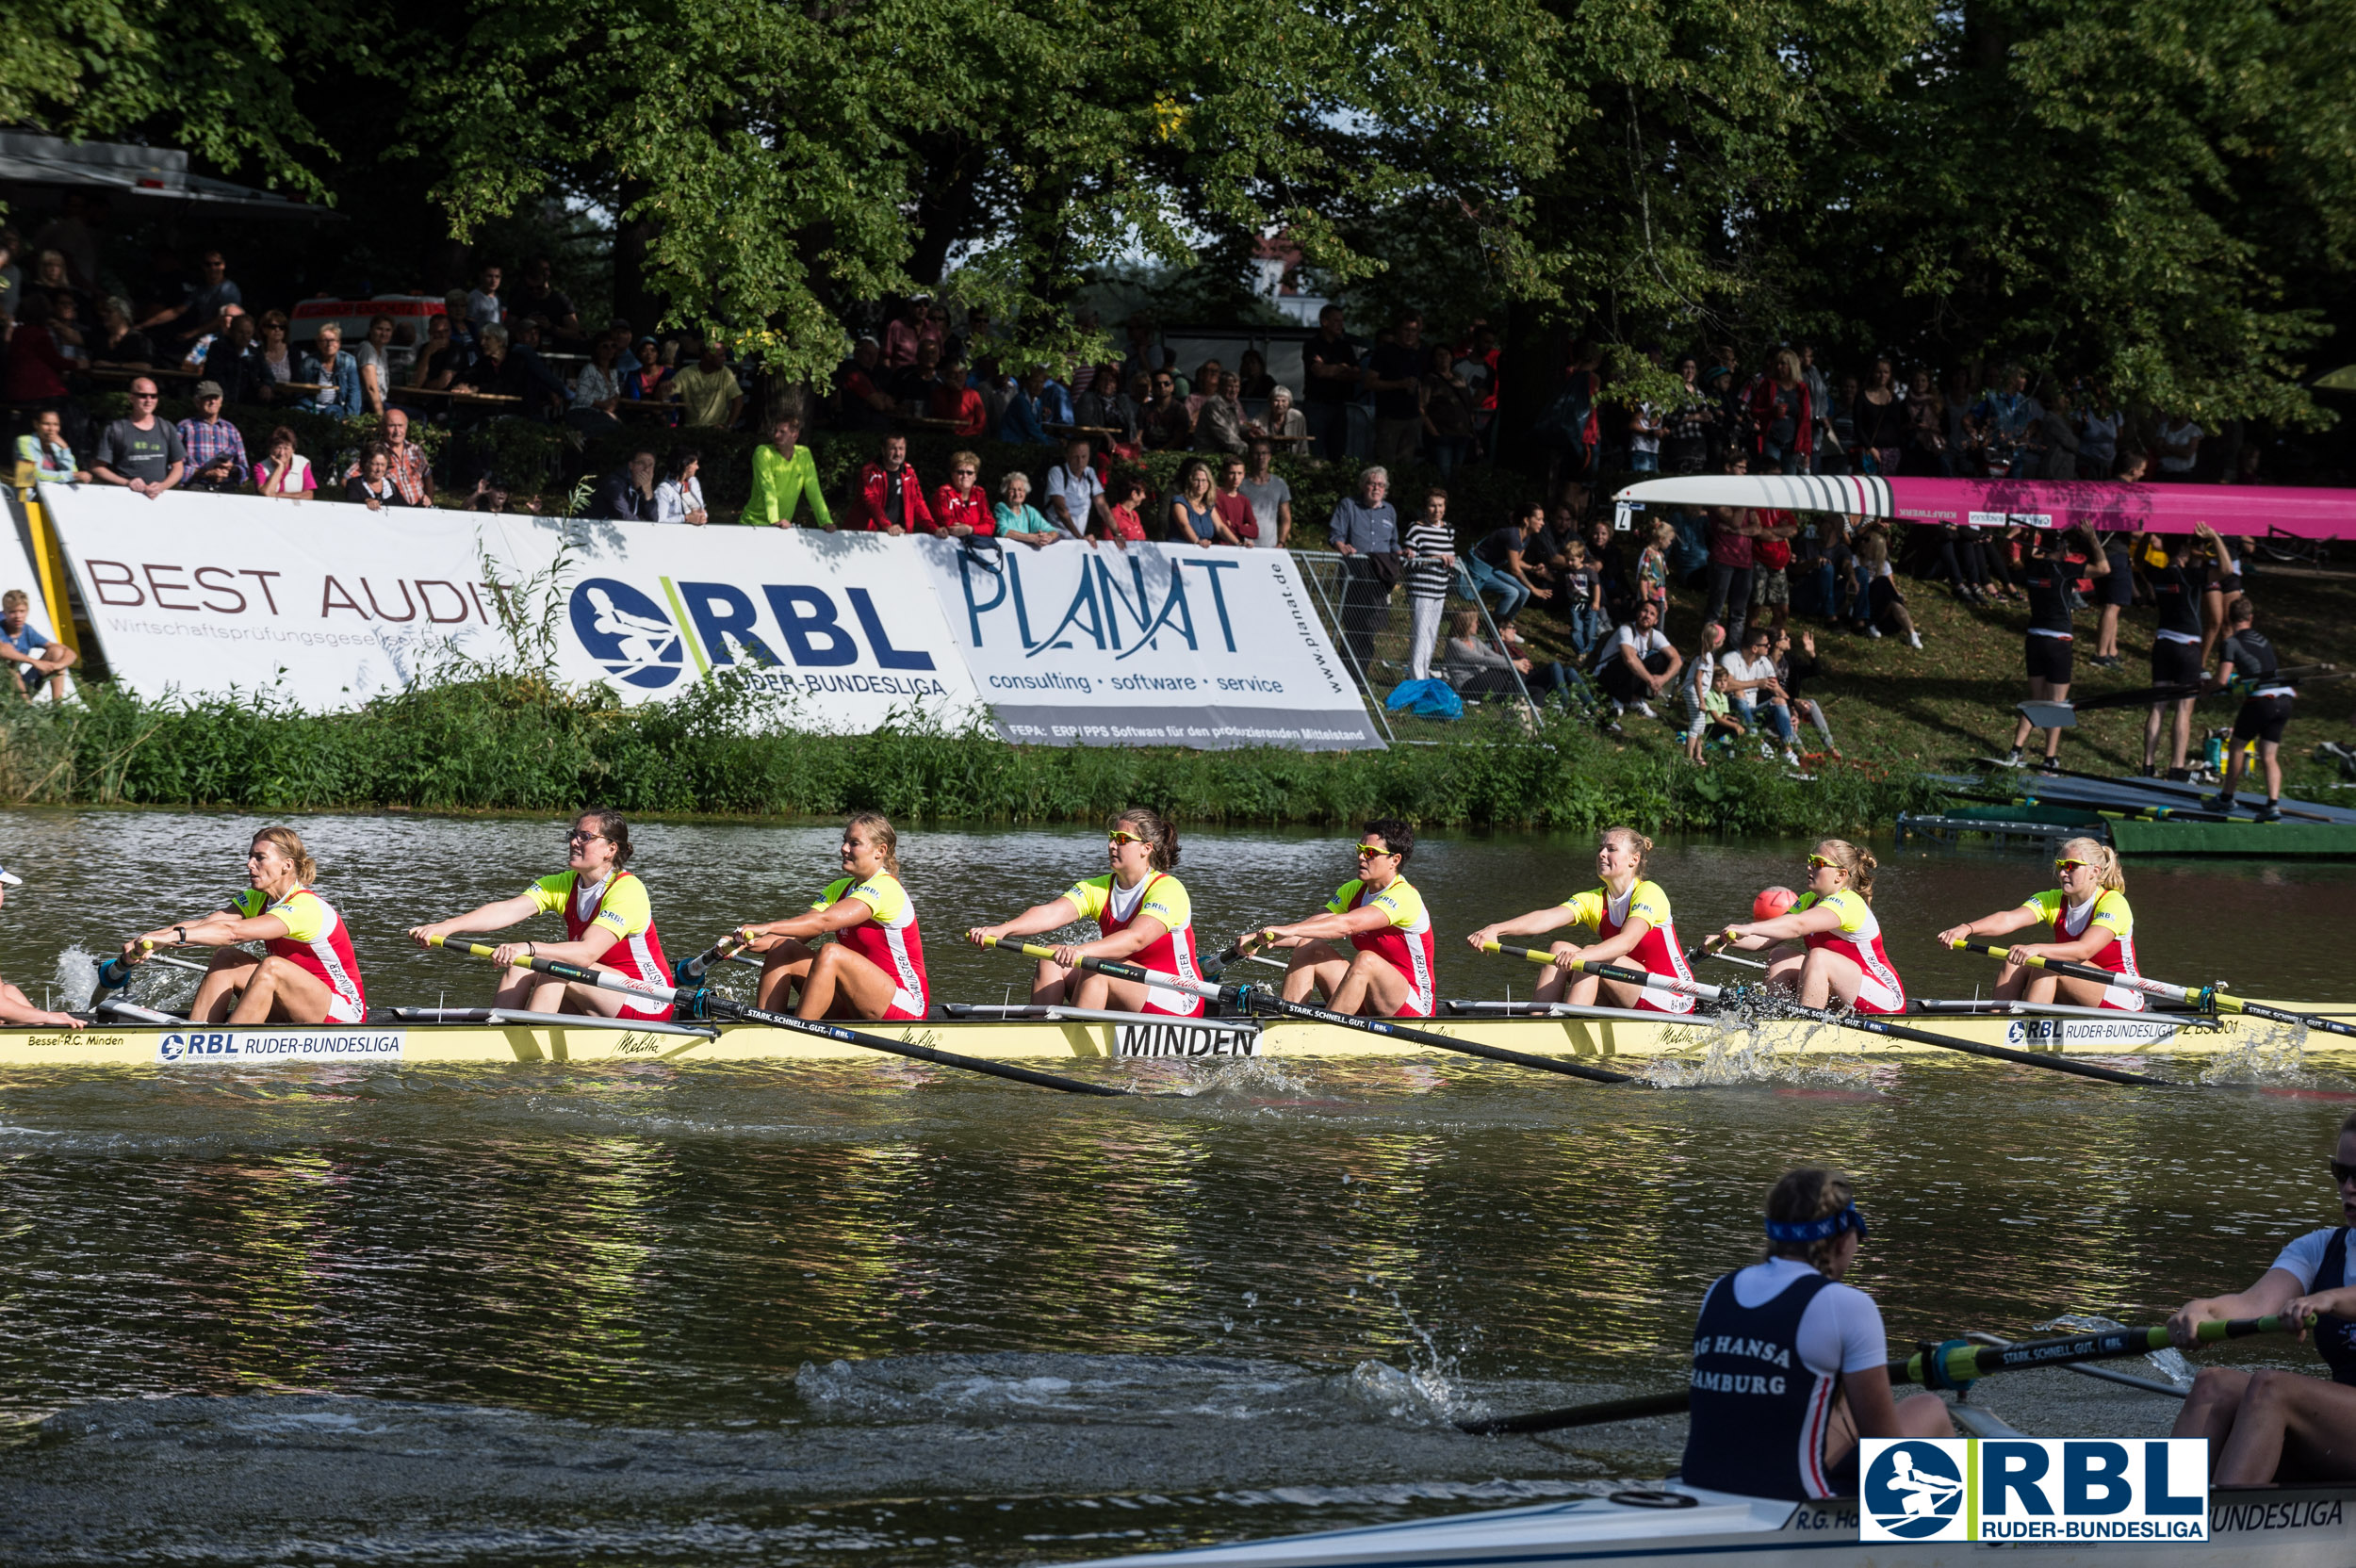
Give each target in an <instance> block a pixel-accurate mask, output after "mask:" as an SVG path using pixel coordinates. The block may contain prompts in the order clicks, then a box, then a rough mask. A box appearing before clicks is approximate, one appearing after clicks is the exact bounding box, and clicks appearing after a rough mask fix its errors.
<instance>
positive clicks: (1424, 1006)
mask: <svg viewBox="0 0 2356 1568" xmlns="http://www.w3.org/2000/svg"><path fill="white" fill-rule="evenodd" d="M1369 906H1371V907H1374V908H1377V909H1380V910H1382V911H1383V913H1384V914H1385V915H1387V916H1389V917H1390V923H1389V924H1388V925H1385V926H1383V927H1382V928H1380V929H1379V930H1374V931H1357V932H1352V933H1351V934H1350V946H1352V947H1354V948H1356V949H1357V950H1358V951H1359V952H1361V953H1376V954H1380V955H1382V956H1383V962H1385V963H1387V964H1389V965H1390V966H1391V967H1392V968H1393V969H1395V970H1397V971H1399V973H1400V974H1402V975H1404V976H1405V977H1406V979H1407V1002H1406V1005H1404V1006H1402V1007H1400V1008H1399V1017H1400V1018H1430V1017H1431V1016H1432V1012H1433V1011H1434V1009H1435V1007H1436V1004H1435V1003H1434V1002H1433V1000H1432V986H1433V980H1432V974H1433V972H1434V965H1435V961H1436V959H1437V957H1438V954H1437V952H1436V951H1435V950H1434V948H1433V945H1432V917H1431V915H1430V914H1428V913H1426V912H1425V909H1424V907H1423V894H1421V893H1419V892H1417V891H1416V890H1415V887H1414V885H1413V884H1412V883H1410V882H1409V881H1408V880H1407V879H1406V878H1405V877H1403V876H1399V877H1394V878H1392V880H1391V885H1390V886H1389V887H1387V888H1384V889H1383V890H1382V891H1380V892H1377V891H1375V890H1373V889H1371V888H1368V887H1367V886H1366V880H1365V878H1363V877H1359V878H1353V879H1352V880H1350V881H1348V882H1345V883H1343V884H1342V885H1341V887H1340V888H1339V889H1337V890H1335V891H1334V894H1333V901H1332V902H1331V903H1329V904H1327V905H1326V909H1327V910H1328V911H1329V912H1331V913H1333V914H1336V915H1344V914H1348V913H1349V912H1350V910H1352V909H1364V908H1366V907H1369Z"/></svg>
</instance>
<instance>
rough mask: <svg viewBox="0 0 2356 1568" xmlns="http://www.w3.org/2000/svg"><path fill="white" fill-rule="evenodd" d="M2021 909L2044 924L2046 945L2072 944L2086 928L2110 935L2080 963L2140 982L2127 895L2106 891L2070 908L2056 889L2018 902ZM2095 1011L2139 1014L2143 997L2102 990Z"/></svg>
mask: <svg viewBox="0 0 2356 1568" xmlns="http://www.w3.org/2000/svg"><path fill="white" fill-rule="evenodd" d="M2021 907H2022V908H2023V909H2034V910H2035V911H2037V918H2038V919H2039V920H2042V921H2043V922H2045V923H2046V927H2047V931H2048V934H2047V936H2046V940H2047V941H2049V942H2074V941H2076V940H2078V939H2080V938H2082V937H2084V936H2085V935H2086V930H2087V928H2088V927H2089V926H2100V927H2101V928H2102V929H2103V930H2105V931H2108V932H2109V933H2110V934H2111V939H2110V941H2109V942H2108V943H2106V944H2105V945H2104V946H2103V947H2102V948H2101V949H2100V950H2099V951H2097V952H2096V954H2095V955H2094V956H2093V957H2091V958H2081V959H2080V960H2079V962H2080V963H2084V964H2091V965H2092V966H2094V967H2095V968H2096V969H2106V970H2108V971H2110V972H2112V973H2113V974H2132V975H2134V976H2135V977H2136V978H2137V979H2141V978H2142V976H2143V972H2142V971H2141V970H2139V969H2137V968H2135V911H2134V910H2133V909H2131V908H2129V907H2127V895H2126V894H2125V893H2122V892H2119V890H2116V889H2110V888H2106V889H2104V890H2102V891H2101V892H2099V893H2097V894H2095V895H2094V896H2093V897H2092V898H2089V899H2087V900H2086V902H2085V903H2084V904H2072V903H2070V895H2069V894H2068V893H2066V892H2063V891H2062V890H2060V889H2059V888H2055V889H2053V890H2049V891H2046V892H2041V893H2038V894H2037V895H2036V896H2035V897H2033V898H2025V899H2023V900H2021ZM2095 1005H2096V1006H2098V1007H2111V1008H2115V1009H2117V1010H2118V1011H2119V1012H2122V1013H2139V1012H2141V1011H2143V1009H2144V1000H2143V993H2142V992H2141V991H2139V990H2135V989H2134V988H2131V987H2127V986H2105V987H2103V988H2102V1000H2101V1001H2099V1002H2097V1003H2096V1004H2095Z"/></svg>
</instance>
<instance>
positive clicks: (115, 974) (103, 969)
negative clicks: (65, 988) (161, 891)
mask: <svg viewBox="0 0 2356 1568" xmlns="http://www.w3.org/2000/svg"><path fill="white" fill-rule="evenodd" d="M139 951H140V952H142V953H144V954H146V955H147V961H148V962H149V963H151V964H165V965H168V966H170V967H171V968H172V969H187V970H194V971H195V972H197V973H199V974H205V973H208V972H210V966H209V965H205V964H199V963H192V962H190V961H189V960H188V959H186V958H168V957H166V956H164V955H162V954H160V953H158V952H156V951H155V943H154V942H151V941H149V940H148V939H146V938H144V937H142V938H140V939H139ZM131 973H132V971H131V966H130V965H129V964H126V963H124V962H123V955H122V954H120V953H118V954H116V955H115V956H113V957H111V958H109V959H107V960H106V962H105V963H103V964H101V965H99V966H98V988H99V989H100V990H102V991H119V990H121V989H123V988H124V987H126V986H128V985H129V984H130V983H131Z"/></svg>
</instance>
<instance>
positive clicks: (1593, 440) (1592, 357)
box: [1530, 338, 1603, 490]
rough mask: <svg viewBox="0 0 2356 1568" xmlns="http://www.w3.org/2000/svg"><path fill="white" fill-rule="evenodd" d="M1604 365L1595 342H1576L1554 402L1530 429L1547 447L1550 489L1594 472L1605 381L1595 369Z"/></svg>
mask: <svg viewBox="0 0 2356 1568" xmlns="http://www.w3.org/2000/svg"><path fill="white" fill-rule="evenodd" d="M1602 363H1603V351H1601V350H1600V349H1598V348H1596V347H1595V345H1594V344H1593V343H1590V342H1588V341H1587V340H1586V339H1585V338H1581V339H1579V341H1578V342H1575V343H1573V344H1572V345H1571V362H1570V365H1569V366H1568V367H1567V368H1565V369H1564V370H1563V372H1562V381H1561V382H1560V383H1559V384H1557V385H1556V387H1555V392H1554V397H1553V399H1552V400H1550V401H1548V402H1547V404H1546V412H1544V413H1543V414H1541V415H1539V416H1538V419H1537V422H1536V423H1535V424H1533V425H1531V426H1530V433H1531V434H1532V435H1534V436H1536V437H1537V438H1538V439H1539V440H1540V441H1542V442H1544V443H1545V445H1546V488H1547V489H1548V490H1552V489H1553V488H1554V486H1555V485H1556V483H1557V482H1561V481H1563V480H1570V481H1574V482H1576V481H1581V480H1584V479H1586V478H1587V476H1588V475H1589V474H1590V473H1591V472H1593V471H1594V469H1595V458H1596V445H1597V442H1598V441H1599V439H1600V438H1601V434H1602V428H1603V427H1602V425H1601V423H1600V421H1599V420H1598V417H1597V416H1596V412H1595V400H1596V398H1597V396H1598V395H1600V394H1601V392H1602V390H1603V378H1602V377H1601V376H1600V375H1598V374H1597V373H1596V369H1595V368H1596V367H1597V366H1599V365H1601V364H1602Z"/></svg>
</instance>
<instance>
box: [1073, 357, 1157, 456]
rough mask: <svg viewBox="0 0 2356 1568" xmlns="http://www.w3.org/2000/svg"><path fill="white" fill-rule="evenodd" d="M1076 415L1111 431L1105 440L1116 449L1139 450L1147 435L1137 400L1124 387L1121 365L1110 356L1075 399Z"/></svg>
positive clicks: (1092, 426)
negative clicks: (1140, 421)
mask: <svg viewBox="0 0 2356 1568" xmlns="http://www.w3.org/2000/svg"><path fill="white" fill-rule="evenodd" d="M1073 416H1074V417H1075V418H1077V420H1078V421H1079V422H1080V423H1081V424H1082V425H1084V426H1087V427H1088V428H1090V429H1092V430H1096V431H1110V432H1112V434H1111V436H1110V437H1109V438H1107V440H1106V442H1105V444H1106V445H1108V446H1110V447H1111V448H1112V449H1114V450H1115V451H1119V452H1122V453H1124V454H1131V453H1135V452H1136V451H1137V448H1138V445H1139V443H1140V442H1141V440H1142V439H1143V436H1144V428H1143V426H1142V425H1141V424H1140V423H1139V413H1138V409H1137V400H1136V399H1134V398H1132V397H1130V396H1129V395H1128V394H1127V393H1126V392H1124V391H1122V390H1121V367H1119V366H1118V365H1115V364H1113V363H1112V361H1110V360H1106V361H1105V362H1104V364H1102V365H1100V366H1098V367H1097V368H1096V376H1095V379H1094V380H1092V381H1090V382H1089V383H1088V390H1087V391H1085V392H1083V393H1081V394H1080V396H1079V397H1078V399H1077V400H1075V402H1074V406H1073Z"/></svg>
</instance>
